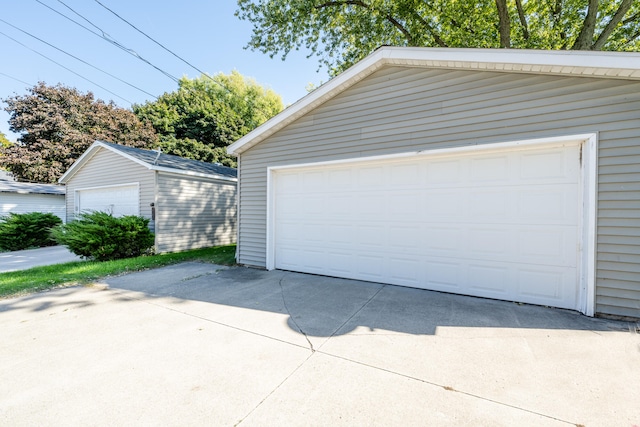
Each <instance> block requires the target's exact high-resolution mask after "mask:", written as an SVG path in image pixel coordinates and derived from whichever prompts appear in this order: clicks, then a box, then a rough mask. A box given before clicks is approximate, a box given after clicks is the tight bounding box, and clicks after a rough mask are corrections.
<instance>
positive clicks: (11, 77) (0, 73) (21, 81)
mask: <svg viewBox="0 0 640 427" xmlns="http://www.w3.org/2000/svg"><path fill="white" fill-rule="evenodd" d="M0 75H3V76H5V77H8V78H10V79H12V80H15V81H17V82H20V83H23V84H26V85H27V86H33V85H32V84H31V83H27V82H25V81H24V80H20V79H19V78H17V77H13V76H10V75H9V74H5V73H3V72H0Z"/></svg>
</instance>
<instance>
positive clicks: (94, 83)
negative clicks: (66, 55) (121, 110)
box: [0, 31, 132, 104]
mask: <svg viewBox="0 0 640 427" xmlns="http://www.w3.org/2000/svg"><path fill="white" fill-rule="evenodd" d="M0 34H2V35H3V36H5V37H6V38H8V39H10V40H13V41H14V42H16V43H18V44H19V45H20V46H22V47H24V48H25V49H29V50H30V51H31V52H33V53H35V54H37V55H40V56H42V57H43V58H45V59H48V60H49V61H51V62H53V63H54V64H56V65H58V66H60V67H62V68H64V69H65V70H67V71H69V72H70V73H73V74H75V75H76V76H78V77H80V78H81V79H84V80H86V81H88V82H89V83H91V84H92V85H95V86H97V87H99V88H100V89H102V90H105V91H107V92H109V93H110V94H111V95H113V96H115V97H117V98H120V99H122V100H123V101H125V102H128V103H129V104H132V102H131V101H129V100H128V99H126V98H123V97H121V96H120V95H118V94H117V93H114V92H112V91H110V90H109V89H107V88H106V87H103V86H100V85H99V84H98V83H96V82H94V81H91V80H89V79H88V78H86V77H85V76H83V75H81V74H78V73H76V72H75V71H73V70H72V69H70V68H67V67H65V66H64V65H62V64H61V63H59V62H56V61H54V60H53V59H51V58H49V57H48V56H46V55H43V54H42V53H40V52H38V51H37V50H34V49H31V48H30V47H29V46H27V45H26V44H24V43H22V42H19V41H18V40H16V39H14V38H13V37H11V36H9V35H7V34H5V33H3V32H2V31H0Z"/></svg>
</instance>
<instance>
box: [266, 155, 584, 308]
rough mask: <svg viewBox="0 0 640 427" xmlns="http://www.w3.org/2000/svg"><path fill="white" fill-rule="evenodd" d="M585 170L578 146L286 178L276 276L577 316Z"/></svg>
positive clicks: (296, 173) (278, 202) (279, 188)
mask: <svg viewBox="0 0 640 427" xmlns="http://www.w3.org/2000/svg"><path fill="white" fill-rule="evenodd" d="M372 163H377V164H372ZM305 169H309V170H305ZM579 171H580V168H579V148H578V147H577V146H572V147H556V148H546V149H529V150H519V151H515V152H498V153H486V152H483V153H482V154H478V153H475V154H474V153H469V154H464V155H457V156H451V157H447V158H426V157H424V158H419V159H415V158H413V159H399V160H387V161H380V162H371V163H351V164H348V163H345V164H340V165H335V166H325V167H320V168H313V167H311V168H301V169H300V170H299V169H289V170H281V171H276V172H275V174H274V176H275V180H276V185H275V187H274V188H276V191H275V195H274V197H275V199H274V211H273V212H274V215H275V227H274V234H273V235H274V245H275V266H276V268H282V269H289V270H296V271H303V272H309V273H318V274H328V275H335V276H340V277H347V278H353V279H362V280H370V281H376V282H383V283H391V284H397V285H404V286H412V287H418V288H425V289H434V290H442V291H448V292H457V293H464V294H470V295H477V296H486V297H492V298H500V299H508V300H517V301H523V302H532V303H537V304H547V305H554V306H558V307H565V308H576V304H577V276H578V275H577V266H578V246H579V245H578V238H579V233H578V224H579V216H580V214H581V210H580V204H581V202H580V200H581V198H580V191H579V190H580V179H579V178H580V177H579ZM338 178H341V179H340V180H338ZM343 180H344V181H343Z"/></svg>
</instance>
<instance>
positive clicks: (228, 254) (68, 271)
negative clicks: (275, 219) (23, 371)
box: [0, 245, 236, 298]
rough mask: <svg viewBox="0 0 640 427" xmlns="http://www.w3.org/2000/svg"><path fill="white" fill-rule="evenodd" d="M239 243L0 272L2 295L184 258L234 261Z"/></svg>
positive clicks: (80, 282)
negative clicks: (115, 259)
mask: <svg viewBox="0 0 640 427" xmlns="http://www.w3.org/2000/svg"><path fill="white" fill-rule="evenodd" d="M235 253H236V246H235V245H229V246H217V247H215V248H205V249H195V250H192V251H186V252H177V253H169V254H160V255H151V256H141V257H137V258H129V259H121V260H117V261H104V262H97V261H74V262H67V263H65V264H55V265H48V266H45V267H34V268H30V269H28V270H21V271H12V272H9V273H0V298H4V297H13V296H18V295H23V294H27V293H31V292H38V291H44V290H46V289H53V288H58V287H64V286H71V285H79V284H87V283H91V282H94V281H96V280H98V279H100V278H103V277H107V276H116V275H119V274H123V273H130V272H132V271H140V270H148V269H150V268H157V267H163V266H165V265H170V264H177V263H179V262H184V261H202V262H210V263H213V264H223V265H233V264H235Z"/></svg>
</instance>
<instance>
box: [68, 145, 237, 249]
mask: <svg viewBox="0 0 640 427" xmlns="http://www.w3.org/2000/svg"><path fill="white" fill-rule="evenodd" d="M60 182H61V183H64V184H66V188H67V198H66V204H67V220H68V221H71V220H73V219H74V218H75V217H76V216H77V215H78V214H80V213H82V212H87V211H103V212H109V213H111V214H113V215H115V216H123V215H140V216H143V217H145V218H149V219H150V220H151V221H150V226H151V227H152V229H153V231H154V232H155V234H156V245H155V246H156V252H175V251H183V250H188V249H196V248H203V247H210V246H216V245H225V244H231V243H234V242H235V240H236V189H237V172H236V169H233V168H229V167H226V166H221V165H216V164H212V163H205V162H198V161H195V160H189V159H184V158H181V157H178V156H172V155H168V154H162V153H159V152H156V151H153V150H142V149H139V148H133V147H127V146H123V145H117V144H111V143H107V142H102V141H96V142H95V143H94V144H93V145H91V147H89V149H88V150H87V151H86V152H85V153H84V154H83V155H82V156H81V157H80V158H79V159H78V160H77V161H76V162H75V163H74V164H73V165H72V166H71V168H69V170H68V171H67V172H66V173H65V174H64V175H63V176H62V177H61V178H60Z"/></svg>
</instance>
